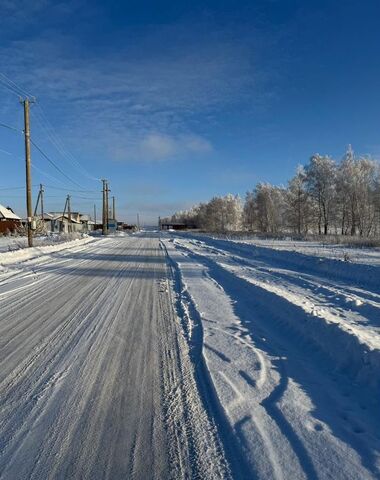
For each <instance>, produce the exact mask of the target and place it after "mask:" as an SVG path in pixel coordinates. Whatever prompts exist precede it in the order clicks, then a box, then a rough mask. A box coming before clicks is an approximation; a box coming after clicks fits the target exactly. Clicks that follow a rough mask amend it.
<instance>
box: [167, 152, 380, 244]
mask: <svg viewBox="0 0 380 480" xmlns="http://www.w3.org/2000/svg"><path fill="white" fill-rule="evenodd" d="M163 221H167V222H179V223H184V224H186V225H189V226H192V227H195V228H199V229H203V230H207V231H212V232H228V231H247V232H257V233H267V234H282V233H293V234H298V235H306V234H320V235H322V234H324V235H327V234H340V235H360V236H363V237H370V236H379V235H380V165H379V162H378V161H376V160H373V159H371V158H370V157H367V156H356V155H355V154H354V152H353V150H352V148H351V146H349V148H348V149H347V152H346V153H345V155H344V157H343V158H342V159H341V160H340V161H336V160H334V159H333V158H331V157H330V156H328V155H319V154H315V155H313V156H312V157H311V158H310V160H309V162H308V163H307V165H305V166H299V167H298V168H297V171H296V173H295V175H294V176H293V178H291V179H290V180H289V182H288V184H287V186H286V187H285V186H275V185H271V184H269V183H262V182H260V183H258V184H257V185H256V186H255V188H253V189H252V190H251V191H248V192H247V193H246V195H245V199H244V201H242V200H241V198H240V197H239V196H238V195H232V194H228V195H225V196H216V197H213V198H212V199H211V200H210V201H209V202H206V203H200V204H198V205H195V206H194V207H192V208H190V209H189V210H186V211H180V212H176V213H175V214H174V215H173V216H172V217H170V218H167V219H164V220H163Z"/></svg>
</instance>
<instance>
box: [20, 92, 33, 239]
mask: <svg viewBox="0 0 380 480" xmlns="http://www.w3.org/2000/svg"><path fill="white" fill-rule="evenodd" d="M21 103H22V104H23V105H24V136H25V167H26V169H25V171H26V214H27V222H28V246H29V247H33V230H32V229H33V224H32V222H33V206H32V172H31V160H30V117H29V106H30V101H29V99H28V98H25V99H24V100H21Z"/></svg>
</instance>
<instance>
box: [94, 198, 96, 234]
mask: <svg viewBox="0 0 380 480" xmlns="http://www.w3.org/2000/svg"><path fill="white" fill-rule="evenodd" d="M94 223H95V228H96V205H95V203H94Z"/></svg>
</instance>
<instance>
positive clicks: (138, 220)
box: [137, 214, 140, 231]
mask: <svg viewBox="0 0 380 480" xmlns="http://www.w3.org/2000/svg"><path fill="white" fill-rule="evenodd" d="M137 230H138V231H140V215H139V214H137Z"/></svg>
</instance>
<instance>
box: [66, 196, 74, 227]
mask: <svg viewBox="0 0 380 480" xmlns="http://www.w3.org/2000/svg"><path fill="white" fill-rule="evenodd" d="M67 216H68V219H69V228H68V230H69V233H71V232H72V231H73V227H72V225H71V204H70V195H67Z"/></svg>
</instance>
